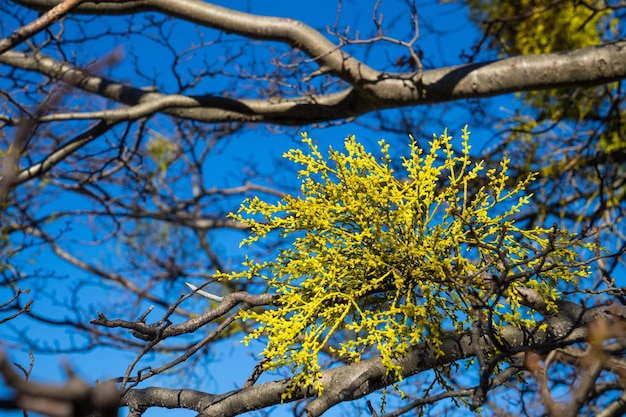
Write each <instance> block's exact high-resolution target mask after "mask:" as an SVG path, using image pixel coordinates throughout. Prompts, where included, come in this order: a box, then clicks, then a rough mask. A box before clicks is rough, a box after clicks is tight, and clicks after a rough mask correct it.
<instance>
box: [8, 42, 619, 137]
mask: <svg viewBox="0 0 626 417" xmlns="http://www.w3.org/2000/svg"><path fill="white" fill-rule="evenodd" d="M625 48H626V41H622V42H617V43H614V44H607V45H601V46H593V47H589V48H584V49H579V50H574V51H569V52H559V53H553V54H545V55H535V56H520V57H513V58H506V59H502V60H498V61H491V62H484V63H478V64H468V65H461V66H455V67H446V68H440V69H435V70H430V71H425V72H424V74H423V77H422V79H421V80H420V81H415V80H412V79H411V75H412V74H410V73H406V74H396V73H382V74H381V75H380V77H379V78H377V79H376V80H375V81H368V82H367V83H365V84H362V89H346V90H344V91H342V92H339V93H333V94H328V95H307V96H302V97H299V98H289V99H288V98H283V99H276V100H272V99H249V100H248V99H232V98H224V97H218V96H213V95H204V96H184V95H169V96H168V95H165V94H160V93H156V92H148V91H144V90H142V89H140V88H136V87H132V86H128V85H125V84H123V83H119V82H116V81H112V80H109V79H106V78H103V77H98V76H95V75H92V74H89V73H85V72H84V71H82V70H80V69H78V68H76V67H73V66H71V65H69V64H66V63H62V62H59V61H56V60H54V59H52V58H50V57H47V56H44V55H41V54H38V55H29V54H25V53H18V52H11V51H9V52H7V53H5V54H4V55H0V63H3V64H6V65H10V66H13V67H17V68H22V69H25V70H31V71H36V72H39V73H41V74H43V75H46V76H48V77H50V78H53V79H56V80H62V81H64V82H66V83H68V84H70V85H72V86H74V87H76V88H80V89H83V90H84V91H86V92H89V93H93V94H98V95H100V96H103V97H107V98H109V99H111V100H114V101H117V102H120V103H124V104H127V105H130V106H136V105H139V104H143V103H150V102H158V103H160V104H163V103H167V105H168V106H169V107H167V108H165V109H164V110H163V112H164V113H167V114H170V115H173V116H177V117H181V118H186V119H193V120H198V121H204V122H211V123H218V122H225V121H241V122H263V123H275V124H282V125H306V124H311V123H317V122H324V121H332V120H341V119H349V118H354V117H357V116H360V115H362V114H365V113H368V112H372V111H376V110H381V109H385V108H392V107H406V106H415V105H423V104H432V103H440V102H445V101H451V100H458V99H463V98H481V97H491V96H497V95H501V94H506V93H511V92H516V91H531V90H540V89H547V88H561V87H570V86H574V85H575V86H579V87H580V86H593V85H600V84H605V83H608V82H611V81H616V80H620V79H623V78H626V49H625ZM363 81H365V80H363ZM166 97H167V98H168V99H167V100H166V99H165V98H166ZM102 113H103V112H96V113H93V114H91V116H89V114H87V115H86V116H80V117H77V118H88V117H93V118H100V117H102V116H103V114H102ZM62 118H63V119H65V117H62ZM68 118H69V117H68ZM47 121H49V120H48V119H47Z"/></svg>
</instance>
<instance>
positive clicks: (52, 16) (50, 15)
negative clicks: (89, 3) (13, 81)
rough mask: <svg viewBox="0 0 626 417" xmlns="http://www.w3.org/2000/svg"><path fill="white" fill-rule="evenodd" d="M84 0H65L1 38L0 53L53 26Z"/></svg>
mask: <svg viewBox="0 0 626 417" xmlns="http://www.w3.org/2000/svg"><path fill="white" fill-rule="evenodd" d="M84 1H85V0H64V1H62V2H61V3H59V4H57V5H56V6H54V7H53V8H52V9H50V10H48V11H47V12H45V13H44V14H42V15H41V16H39V18H38V19H36V20H34V21H32V22H31V23H29V24H27V25H25V26H22V27H21V28H19V29H17V30H16V31H14V32H13V33H12V34H11V35H9V36H8V37H6V38H4V39H1V40H0V55H2V54H3V53H5V52H6V51H8V50H9V49H13V48H15V47H16V46H17V45H19V44H20V43H22V42H24V41H25V40H26V39H28V38H30V37H32V36H34V35H36V34H37V33H39V32H41V31H42V30H44V29H46V28H47V27H49V26H51V25H52V24H54V22H56V21H57V20H59V19H60V18H61V17H63V16H65V15H66V14H68V13H69V12H70V11H71V10H72V9H74V8H76V7H77V6H78V5H79V4H80V3H82V2H84Z"/></svg>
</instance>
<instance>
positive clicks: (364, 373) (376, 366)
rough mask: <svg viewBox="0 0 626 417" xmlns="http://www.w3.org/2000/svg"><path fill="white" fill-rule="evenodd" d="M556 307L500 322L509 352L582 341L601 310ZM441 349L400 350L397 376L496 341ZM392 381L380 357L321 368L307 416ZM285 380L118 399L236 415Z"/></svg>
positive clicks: (448, 343) (276, 391) (259, 403)
mask: <svg viewBox="0 0 626 417" xmlns="http://www.w3.org/2000/svg"><path fill="white" fill-rule="evenodd" d="M559 308H560V313H559V314H558V315H556V316H553V317H549V318H547V319H546V321H545V323H546V324H548V330H547V331H546V332H542V331H539V330H537V331H535V332H528V331H526V332H524V331H522V330H520V329H517V328H514V327H505V328H504V329H503V330H502V336H503V342H504V343H505V344H506V346H507V348H508V349H509V350H510V351H511V352H516V351H528V350H544V349H550V348H553V347H554V346H557V345H564V344H568V343H573V342H577V341H582V340H584V339H585V338H586V334H587V327H586V326H587V325H588V324H589V323H590V322H591V321H593V320H595V319H597V318H599V317H605V316H606V315H607V313H606V311H605V308H603V307H596V308H593V309H588V310H585V309H584V308H583V307H581V306H579V305H576V304H573V303H569V302H562V303H560V304H559ZM441 349H442V350H443V352H444V355H443V356H439V357H438V356H437V354H436V351H435V347H434V346H432V345H429V344H421V345H417V346H414V347H413V348H412V349H411V350H410V351H409V352H408V353H407V354H406V356H404V357H403V358H401V359H398V360H396V364H397V365H399V366H400V367H401V369H402V375H403V377H404V378H408V377H410V376H412V375H415V374H418V373H420V372H423V371H426V370H429V369H433V368H435V367H437V366H441V365H444V364H449V363H453V362H455V361H458V360H461V359H464V358H469V357H473V356H475V355H476V354H477V352H478V351H479V350H480V351H482V352H483V353H485V354H487V353H492V352H494V351H495V350H496V346H495V345H494V343H493V341H492V340H491V339H489V338H488V337H486V336H485V337H483V338H482V340H481V341H480V342H479V343H473V341H472V337H471V335H470V334H465V335H457V336H450V337H448V338H446V339H443V345H442V347H441ZM393 382H395V381H394V380H393V378H392V376H390V375H388V374H387V369H386V368H385V367H384V366H383V364H382V362H381V360H380V358H373V359H368V360H364V361H361V362H357V363H352V364H350V365H346V366H342V367H338V368H333V369H329V370H326V371H324V372H323V376H322V378H321V383H322V385H323V386H324V387H325V390H324V393H323V394H322V395H321V396H320V397H318V398H315V399H314V400H313V401H312V402H311V403H310V404H309V405H308V406H307V408H306V409H307V416H308V417H312V416H319V415H321V414H322V413H323V412H325V411H326V410H328V409H329V408H330V407H332V406H334V405H336V404H338V403H340V402H344V401H352V400H355V399H358V398H361V397H363V396H365V395H367V394H370V393H372V392H375V391H377V390H379V389H381V388H383V387H385V386H388V385H390V384H392V383H393ZM290 383H291V380H288V379H287V380H280V381H273V382H267V383H264V384H260V385H256V386H252V387H247V388H243V389H239V390H235V391H231V392H228V393H225V394H222V395H212V394H202V393H199V392H197V391H192V390H168V389H162V388H147V389H144V390H141V389H140V390H133V391H129V392H128V393H127V394H126V395H125V396H124V398H123V399H122V402H123V404H125V405H128V406H130V407H131V408H142V407H149V406H154V405H159V406H162V407H167V408H180V407H183V406H185V407H187V408H191V409H193V410H196V411H198V412H201V413H202V414H201V415H202V416H207V417H208V416H223V417H225V416H236V415H238V414H241V413H243V412H246V411H251V410H256V409H260V408H263V407H267V406H270V405H273V404H277V403H279V402H281V395H282V394H283V393H284V392H285V390H286V388H287V387H288V386H289V384H290ZM315 396H316V391H315V390H311V389H309V390H306V391H304V390H298V391H296V392H295V394H294V396H293V397H292V398H291V400H292V401H295V400H299V399H303V398H312V397H315ZM186 398H193V401H186V400H185V399H186ZM183 403H184V404H183Z"/></svg>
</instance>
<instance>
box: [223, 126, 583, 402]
mask: <svg viewBox="0 0 626 417" xmlns="http://www.w3.org/2000/svg"><path fill="white" fill-rule="evenodd" d="M302 136H303V142H304V143H305V144H306V145H307V147H308V151H307V152H305V151H302V150H300V149H293V150H291V151H289V152H288V153H286V154H285V157H286V158H287V159H289V160H290V161H293V162H294V163H297V164H299V165H301V166H302V169H301V170H300V171H299V178H300V179H301V195H297V196H285V197H284V198H283V199H282V200H281V201H279V202H277V203H267V202H264V201H262V200H260V199H259V198H256V197H255V198H252V199H249V200H247V201H246V202H244V204H243V205H242V207H241V208H240V210H239V212H238V213H237V214H233V215H232V217H233V218H234V219H236V220H237V221H240V222H245V223H246V224H248V225H249V226H250V229H251V234H250V236H249V237H248V238H247V239H245V240H244V241H243V242H242V245H248V244H252V243H254V242H256V241H258V240H260V239H263V238H265V237H267V235H268V234H269V233H270V232H272V231H278V232H279V233H280V235H281V236H282V237H287V236H291V237H293V242H292V243H291V245H290V246H288V247H287V248H285V249H282V250H280V251H279V252H278V253H277V254H276V256H275V258H274V259H271V260H267V261H264V262H258V261H255V260H251V259H248V260H247V261H246V262H245V263H244V269H243V270H242V271H240V272H234V273H230V274H222V278H223V279H229V280H232V279H253V278H255V279H258V278H261V279H263V280H264V281H265V282H266V283H267V291H269V292H272V293H276V294H278V295H279V297H278V298H277V301H276V303H275V304H274V305H273V306H271V307H269V308H268V309H265V310H247V311H244V312H243V313H241V316H242V318H243V319H251V320H254V321H256V322H257V323H258V326H257V327H256V329H255V330H254V331H253V332H252V333H251V334H250V335H248V336H247V338H246V341H249V340H251V339H257V338H266V339H267V343H266V346H265V349H264V350H263V352H262V355H263V356H264V357H265V358H266V368H268V369H277V368H280V367H289V368H291V369H292V370H293V372H294V375H295V377H294V378H295V381H294V386H296V385H297V386H299V388H306V387H315V388H316V389H318V390H319V391H320V392H321V391H322V390H323V387H322V386H321V385H320V384H318V383H316V381H317V380H318V379H319V377H320V376H321V367H320V364H319V362H318V358H319V353H320V351H321V350H322V349H324V348H327V349H330V350H331V351H334V352H336V353H337V354H339V355H343V356H344V357H345V358H346V359H347V360H350V361H359V360H360V359H361V358H362V356H363V355H364V352H365V351H366V349H372V348H375V349H376V350H377V352H378V353H379V354H380V357H381V358H382V361H383V364H384V365H385V366H386V367H387V369H388V371H389V372H390V373H393V374H394V376H395V377H396V379H398V380H400V379H401V375H400V370H399V368H398V367H397V366H396V365H394V362H393V359H394V358H397V357H399V356H401V355H403V354H404V353H405V352H406V351H407V349H408V348H409V347H410V346H412V345H415V344H418V343H423V342H428V343H430V344H432V345H434V346H436V347H439V346H441V340H442V337H443V336H444V334H445V333H446V332H447V331H452V330H453V331H468V330H469V329H470V328H471V327H472V325H473V323H474V322H475V317H476V314H475V313H476V311H482V312H484V313H481V314H483V316H484V320H485V321H487V325H488V326H490V327H492V328H493V329H494V332H495V333H494V335H495V337H497V329H498V327H501V326H502V325H505V324H506V325H514V326H520V327H521V326H526V327H528V326H534V325H535V324H536V323H535V320H534V316H533V315H532V311H530V310H529V309H525V308H524V307H523V302H522V294H521V293H520V291H519V290H520V289H521V288H522V287H525V288H531V289H533V290H534V291H535V292H536V293H538V294H539V295H540V296H541V297H543V298H544V300H545V302H546V305H547V306H548V307H547V308H548V309H554V310H556V303H555V301H556V299H557V295H558V294H557V290H556V287H557V285H558V284H559V283H560V282H563V281H566V282H569V281H576V280H578V279H579V278H581V277H585V276H586V275H588V273H589V271H588V268H587V267H585V266H577V263H576V257H577V253H576V251H575V249H576V248H577V247H590V246H589V244H584V243H582V241H581V240H580V239H577V238H575V237H574V236H573V235H570V234H568V233H567V232H565V231H561V230H557V229H556V228H551V229H543V228H534V229H530V230H524V229H522V228H518V227H517V226H516V223H515V220H514V218H513V217H514V214H516V213H518V212H519V211H520V209H521V208H522V207H523V206H524V205H525V204H527V203H528V202H529V199H530V198H531V196H530V195H527V194H526V193H525V192H524V190H525V188H526V186H527V185H528V184H529V183H530V182H531V181H532V180H533V179H534V177H535V175H534V174H531V175H530V176H528V177H527V178H525V179H523V180H521V181H519V182H517V183H516V184H511V179H510V178H509V176H508V174H507V173H508V163H509V160H508V158H506V157H505V158H504V159H503V160H502V162H501V163H500V168H499V169H497V170H496V169H489V170H486V172H484V175H482V176H480V175H479V173H481V171H485V168H484V166H483V162H482V161H480V162H473V161H472V159H471V158H470V145H469V132H468V130H467V127H466V128H464V129H463V134H462V151H461V152H460V154H458V155H457V153H455V151H454V150H453V148H452V138H451V136H448V134H447V132H444V134H443V135H441V136H440V137H437V136H434V138H433V140H432V142H430V150H429V151H428V152H426V151H425V150H424V149H422V148H420V147H419V146H418V145H417V143H416V142H415V141H414V140H412V142H411V144H410V155H409V156H408V157H406V158H403V160H402V165H403V170H402V171H403V172H401V173H400V174H401V175H400V174H396V173H395V172H394V170H393V169H392V168H391V165H392V164H391V157H390V153H389V145H388V144H387V143H385V141H382V140H381V141H380V142H379V146H380V155H379V156H378V157H376V156H374V155H372V154H371V153H368V152H366V150H365V148H364V147H363V146H362V145H361V144H359V143H357V141H356V139H355V138H354V137H349V138H347V139H346V141H345V152H340V151H337V150H333V149H332V148H331V149H330V151H329V156H328V158H327V159H326V158H324V156H323V155H322V154H321V153H320V152H319V150H318V148H317V146H315V145H314V144H313V140H312V139H311V138H310V137H308V136H307V135H306V134H303V135H302ZM347 334H350V335H351V337H349V338H348V337H336V338H335V339H336V340H339V342H338V343H334V342H333V343H331V341H334V340H335V339H331V337H333V336H338V335H344V336H345V335H347ZM264 340H265V339H264ZM438 353H439V354H440V355H442V354H443V352H442V351H441V350H439V352H438ZM293 389H295V388H293ZM293 389H292V391H290V392H289V393H287V395H290V393H291V392H293Z"/></svg>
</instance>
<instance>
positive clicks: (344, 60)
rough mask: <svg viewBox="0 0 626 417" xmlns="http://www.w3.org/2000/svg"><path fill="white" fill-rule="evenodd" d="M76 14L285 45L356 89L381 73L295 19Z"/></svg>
mask: <svg viewBox="0 0 626 417" xmlns="http://www.w3.org/2000/svg"><path fill="white" fill-rule="evenodd" d="M18 3H21V4H22V5H24V6H26V7H31V8H36V9H40V10H41V9H47V8H48V7H51V6H53V5H54V4H56V3H58V2H47V1H32V2H31V1H21V2H18ZM83 6H84V7H80V8H78V9H77V10H76V12H78V13H84V14H97V15H101V14H134V13H138V12H148V11H154V12H160V13H163V14H166V15H168V16H172V17H177V18H179V19H182V20H187V21H190V22H193V23H196V24H199V25H202V26H206V27H211V28H214V29H218V30H221V31H224V32H228V33H235V34H238V35H241V36H244V37H247V38H252V39H263V40H272V41H277V42H283V43H286V44H288V45H290V46H291V47H293V48H298V49H301V50H302V51H304V52H305V53H306V54H307V55H308V56H309V57H311V59H313V60H315V61H316V62H317V63H318V64H319V66H320V67H322V68H324V70H325V71H328V72H330V73H332V74H334V75H337V76H339V77H340V78H342V79H344V80H345V81H347V82H349V83H350V84H352V85H357V84H359V83H360V82H362V81H365V80H366V81H373V80H375V79H376V78H377V77H379V75H380V73H379V72H378V71H375V70H374V69H372V68H370V67H368V66H367V65H365V64H364V63H362V62H360V61H359V60H357V59H355V58H354V57H352V56H350V55H348V54H346V53H345V52H343V51H341V49H340V48H338V47H337V46H336V45H335V44H333V43H332V42H330V41H329V40H328V39H327V38H326V37H325V36H324V35H322V34H321V33H320V32H318V31H317V30H315V29H313V28H311V27H310V26H308V25H306V24H304V23H302V22H300V21H298V20H293V19H286V18H279V17H270V16H259V15H256V14H250V13H244V12H240V11H237V10H233V9H227V8H225V7H220V6H216V5H214V4H210V3H207V2H204V1H200V0H177V1H171V0H149V1H127V2H121V4H120V2H115V3H113V2H111V3H109V2H97V3H87V4H84V5H83Z"/></svg>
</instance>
